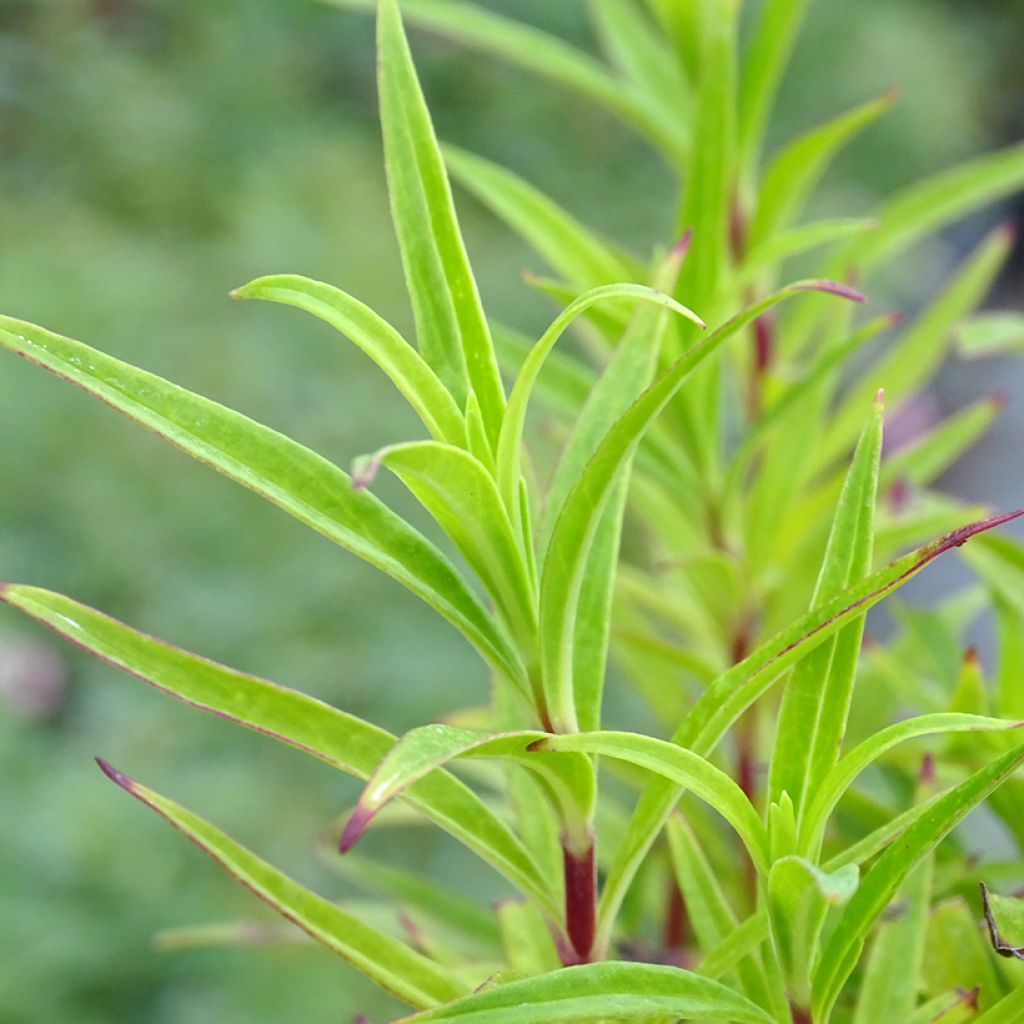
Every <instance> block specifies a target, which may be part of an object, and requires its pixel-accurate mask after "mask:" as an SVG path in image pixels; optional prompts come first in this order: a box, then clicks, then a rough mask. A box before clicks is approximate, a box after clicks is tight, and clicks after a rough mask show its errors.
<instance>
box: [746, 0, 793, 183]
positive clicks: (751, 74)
mask: <svg viewBox="0 0 1024 1024" xmlns="http://www.w3.org/2000/svg"><path fill="white" fill-rule="evenodd" d="M806 13H807V0H775V2H774V3H769V4H765V5H764V7H762V8H761V16H760V18H759V20H758V23H757V28H756V29H755V30H754V35H753V38H752V39H751V41H750V45H749V46H748V48H747V53H746V56H745V57H744V60H743V73H742V77H741V88H740V96H739V140H740V157H741V162H742V166H743V170H744V171H745V172H746V173H751V172H752V171H753V169H754V165H755V164H756V163H757V160H758V157H759V156H760V150H761V142H762V140H763V138H764V132H765V127H766V125H767V124H768V121H769V118H770V116H771V110H772V104H773V103H774V101H775V94H776V92H777V91H778V87H779V82H780V80H781V79H782V74H783V71H784V70H785V67H786V62H787V60H788V59H789V54H790V51H791V50H792V48H793V41H794V39H795V38H796V35H797V33H798V32H799V31H800V25H801V24H802V22H803V19H804V16H805V15H806Z"/></svg>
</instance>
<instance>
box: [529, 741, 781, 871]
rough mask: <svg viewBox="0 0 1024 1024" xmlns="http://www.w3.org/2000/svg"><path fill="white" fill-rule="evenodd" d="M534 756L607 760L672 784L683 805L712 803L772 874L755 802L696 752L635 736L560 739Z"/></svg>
mask: <svg viewBox="0 0 1024 1024" xmlns="http://www.w3.org/2000/svg"><path fill="white" fill-rule="evenodd" d="M531 750H542V751H543V750H551V751H578V752H581V753H586V754H601V755H603V756H604V757H609V758H614V759H615V760H619V761H626V762H628V763H629V764H635V765H638V766H639V767H641V768H646V769H647V770H648V771H651V772H654V773H655V774H656V775H660V776H662V777H664V778H667V779H670V780H671V781H672V782H674V783H675V785H676V787H677V799H678V796H680V795H682V791H683V790H687V791H689V792H691V793H693V794H694V795H695V796H697V797H699V798H700V799H701V800H703V801H704V802H705V803H707V804H708V805H709V806H710V807H712V808H713V809H714V810H715V811H717V812H718V813H719V814H720V815H722V817H723V818H725V820H726V821H728V822H729V824H730V825H731V826H732V827H733V828H734V829H735V830H736V833H737V835H739V837H740V839H742V840H743V844H744V845H745V846H746V848H747V851H748V852H749V853H750V856H751V858H752V859H753V861H754V863H755V865H757V867H758V868H759V869H763V870H767V837H766V836H765V831H764V826H763V825H762V824H761V820H760V818H758V816H757V812H756V811H755V810H754V807H753V805H752V804H751V803H750V800H749V799H747V796H746V794H744V792H743V790H742V789H740V787H739V786H738V785H737V784H736V783H735V782H734V781H733V780H732V779H731V778H730V777H729V776H728V775H726V774H725V772H723V771H722V770H721V769H719V768H716V767H715V766H714V765H713V764H711V763H710V762H709V761H706V760H705V759H704V758H703V757H700V756H698V755H697V754H694V753H693V752H692V751H690V750H686V749H685V748H683V747H679V746H676V745H675V744H672V743H667V742H666V741H665V740H659V739H655V738H654V737H653V736H643V735H640V734H637V733H631V732H576V733H565V734H561V735H558V734H556V735H553V736H546V737H544V738H543V739H539V740H537V741H535V742H534V743H533V745H532V746H531Z"/></svg>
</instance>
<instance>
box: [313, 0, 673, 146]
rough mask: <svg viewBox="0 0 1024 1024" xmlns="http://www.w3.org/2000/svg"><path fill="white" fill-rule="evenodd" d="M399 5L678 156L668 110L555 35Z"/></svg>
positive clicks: (452, 8) (443, 5)
mask: <svg viewBox="0 0 1024 1024" xmlns="http://www.w3.org/2000/svg"><path fill="white" fill-rule="evenodd" d="M327 2H328V3H331V4H333V5H334V6H336V7H344V8H350V9H356V10H364V11H370V10H373V9H374V7H375V6H376V4H377V0H327ZM402 10H403V12H404V14H405V16H406V18H407V19H408V20H409V22H410V23H411V24H414V25H417V26H419V27H421V28H424V29H427V30H428V31H431V32H436V33H438V34H439V35H442V36H444V37H445V38H448V39H451V40H453V41H455V42H457V43H460V44H461V45H463V46H470V47H472V48H474V49H477V50H481V51H483V52H484V53H486V54H489V55H491V56H493V57H497V58H498V59H499V60H504V61H508V62H509V63H510V64H514V65H517V66H518V67H521V68H524V69H525V70H527V71H529V72H532V73H533V74H535V75H538V76H539V77H541V78H545V79H547V80H548V81H551V82H553V83H554V84H555V85H557V86H559V87H560V88H563V89H568V90H570V91H571V92H575V93H577V94H578V95H581V96H583V97H585V98H586V99H588V100H590V101H592V102H594V103H596V104H597V105H598V106H600V107H603V108H604V109H605V110H607V111H609V112H610V113H611V114H613V115H615V116H616V117H618V118H620V119H621V120H623V121H624V122H625V123H626V124H628V125H629V126H630V127H632V128H634V129H635V130H637V131H639V132H641V133H642V134H643V135H645V136H647V137H648V138H649V139H650V140H651V141H652V142H654V143H655V145H657V146H658V147H659V148H660V149H662V150H663V151H664V152H665V153H667V154H668V155H669V156H670V157H671V158H672V159H673V160H679V159H681V158H682V156H683V155H684V153H685V142H686V136H685V134H684V133H683V130H682V126H681V125H680V124H679V123H678V121H677V120H676V119H675V118H674V117H672V116H670V113H669V112H668V111H666V110H665V109H664V108H663V107H662V106H661V105H660V104H659V105H655V104H652V103H651V102H650V99H649V97H648V96H647V95H646V94H645V93H643V92H641V91H639V90H637V89H636V88H635V87H632V86H631V85H630V84H629V83H626V82H623V81H621V79H619V78H617V77H616V76H615V75H613V74H611V73H610V72H609V71H608V69H607V68H606V67H605V66H604V65H603V64H602V63H601V62H600V61H598V60H595V59H594V58H593V57H591V56H590V55H589V54H586V53H583V52H582V51H580V50H578V49H576V48H575V47H573V46H570V45H569V44H568V43H567V42H565V41H564V40H562V39H559V38H558V37H557V36H553V35H551V34H549V33H547V32H542V31H540V30H538V29H535V28H532V27H531V26H529V25H524V24H521V23H520V22H518V21H514V20H512V19H511V18H504V17H502V16H501V15H498V14H495V13H493V12H492V11H488V10H485V9H484V8H482V7H481V6H479V5H478V4H475V3H464V2H462V0H402Z"/></svg>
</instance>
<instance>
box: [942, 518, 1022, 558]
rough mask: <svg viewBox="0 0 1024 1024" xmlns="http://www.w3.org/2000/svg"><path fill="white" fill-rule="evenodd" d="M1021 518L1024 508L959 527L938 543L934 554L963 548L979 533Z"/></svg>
mask: <svg viewBox="0 0 1024 1024" xmlns="http://www.w3.org/2000/svg"><path fill="white" fill-rule="evenodd" d="M1021 516H1024V508H1018V509H1015V510H1014V511H1013V512H1003V513H1002V514H1001V515H998V516H992V517H991V518H989V519H979V520H978V522H976V523H968V524H967V525H966V526H961V527H958V528H957V529H955V530H952V531H951V532H950V533H947V534H946V536H945V537H943V538H942V539H941V540H939V541H937V542H936V548H935V552H934V553H935V554H941V553H942V552H944V551H949V550H950V549H951V548H960V547H963V546H964V544H966V543H967V542H968V541H969V540H970V539H971V538H972V537H977V535H978V534H979V533H985V532H986V531H987V530H993V529H995V528H996V527H997V526H1003V525H1005V524H1006V523H1010V522H1013V520H1014V519H1019V518H1020V517H1021Z"/></svg>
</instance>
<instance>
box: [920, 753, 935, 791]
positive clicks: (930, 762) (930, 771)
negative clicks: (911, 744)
mask: <svg viewBox="0 0 1024 1024" xmlns="http://www.w3.org/2000/svg"><path fill="white" fill-rule="evenodd" d="M918 780H919V781H920V783H921V785H923V786H927V785H928V784H929V783H932V782H934V781H935V755H934V754H925V755H924V757H922V758H921V771H920V773H919V774H918Z"/></svg>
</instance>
